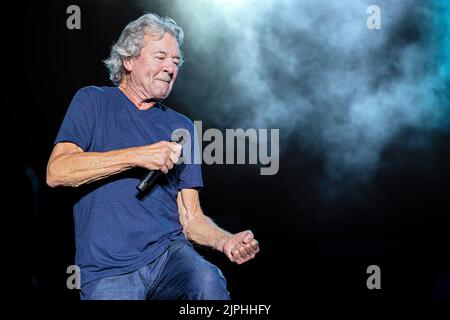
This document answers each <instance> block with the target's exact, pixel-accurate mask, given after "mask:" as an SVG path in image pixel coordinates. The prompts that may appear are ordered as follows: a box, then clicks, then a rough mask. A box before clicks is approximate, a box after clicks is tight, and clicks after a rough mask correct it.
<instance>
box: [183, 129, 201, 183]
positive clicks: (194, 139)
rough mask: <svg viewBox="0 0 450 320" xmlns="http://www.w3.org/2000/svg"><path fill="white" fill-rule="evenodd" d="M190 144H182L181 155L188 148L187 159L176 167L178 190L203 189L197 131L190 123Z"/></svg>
mask: <svg viewBox="0 0 450 320" xmlns="http://www.w3.org/2000/svg"><path fill="white" fill-rule="evenodd" d="M188 131H189V134H190V137H191V139H190V142H189V143H184V144H183V154H186V151H188V150H187V148H190V156H189V159H184V160H185V161H183V163H181V164H179V165H178V188H179V189H180V190H181V189H201V188H203V178H202V169H201V153H200V146H199V140H198V135H197V131H196V130H195V127H194V124H193V123H192V122H190V125H189V128H188Z"/></svg>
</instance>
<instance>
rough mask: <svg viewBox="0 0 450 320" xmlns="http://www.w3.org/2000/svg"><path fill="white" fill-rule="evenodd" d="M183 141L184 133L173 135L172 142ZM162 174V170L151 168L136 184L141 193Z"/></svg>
mask: <svg viewBox="0 0 450 320" xmlns="http://www.w3.org/2000/svg"><path fill="white" fill-rule="evenodd" d="M182 141H183V136H182V135H175V136H174V137H172V139H171V140H170V142H176V143H181V142H182ZM160 174H161V171H159V170H149V171H148V173H147V174H146V175H145V177H144V178H143V179H142V180H141V182H139V184H138V185H137V186H136V188H137V189H138V190H139V192H140V193H141V194H143V193H145V192H147V190H148V189H149V187H150V186H151V185H152V184H153V182H154V181H155V180H156V178H158V176H159V175H160Z"/></svg>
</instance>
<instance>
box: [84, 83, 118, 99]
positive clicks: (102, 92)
mask: <svg viewBox="0 0 450 320" xmlns="http://www.w3.org/2000/svg"><path fill="white" fill-rule="evenodd" d="M113 90H114V87H97V86H86V87H83V88H81V89H79V90H78V91H77V93H76V94H77V95H78V94H79V95H84V96H88V97H91V98H94V97H104V96H108V95H110V94H112V92H113Z"/></svg>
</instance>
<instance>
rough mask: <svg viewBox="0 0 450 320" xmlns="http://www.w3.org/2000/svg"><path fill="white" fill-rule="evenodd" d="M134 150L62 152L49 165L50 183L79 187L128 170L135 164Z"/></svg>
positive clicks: (54, 185)
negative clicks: (133, 158) (133, 160)
mask: <svg viewBox="0 0 450 320" xmlns="http://www.w3.org/2000/svg"><path fill="white" fill-rule="evenodd" d="M132 152H133V148H130V149H122V150H115V151H108V152H79V153H69V154H61V155H59V156H57V157H56V158H55V159H53V160H52V162H51V163H49V165H48V168H47V180H48V184H49V185H50V186H52V187H56V186H71V187H78V186H80V185H82V184H85V183H90V182H93V181H96V180H100V179H104V178H106V177H109V176H111V175H114V174H117V173H120V172H122V171H125V170H128V169H130V168H132V167H133V166H134V164H133V163H132V161H131V159H132V156H131V154H132Z"/></svg>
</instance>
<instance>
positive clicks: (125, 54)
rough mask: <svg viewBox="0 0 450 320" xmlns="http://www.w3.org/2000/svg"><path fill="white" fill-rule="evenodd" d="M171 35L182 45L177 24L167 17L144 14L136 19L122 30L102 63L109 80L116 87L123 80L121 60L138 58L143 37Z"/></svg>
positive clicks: (181, 61) (181, 32)
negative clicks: (106, 69) (106, 70)
mask: <svg viewBox="0 0 450 320" xmlns="http://www.w3.org/2000/svg"><path fill="white" fill-rule="evenodd" d="M166 32H167V33H169V34H171V35H172V36H173V37H174V38H175V39H177V42H178V46H181V44H182V43H183V38H184V32H183V29H181V28H180V27H179V26H178V25H177V23H176V22H175V21H174V20H173V19H171V18H169V17H160V16H158V15H157V14H154V13H146V14H144V15H142V16H140V17H139V18H138V19H136V20H134V21H132V22H130V23H129V24H128V25H127V26H126V27H125V29H123V31H122V34H121V35H120V37H119V40H117V42H116V43H115V44H114V45H113V47H112V48H111V53H110V55H109V57H108V59H106V60H104V61H103V63H104V64H105V65H106V67H107V68H108V70H109V79H110V80H111V81H112V82H113V83H114V84H115V85H118V84H120V82H121V81H122V79H123V76H124V74H125V69H124V66H123V60H124V59H126V58H134V57H138V56H139V54H140V52H141V49H142V48H143V47H144V46H145V44H146V42H145V41H144V36H145V35H150V36H158V37H161V38H162V37H163V36H164V34H165V33H166ZM182 63H183V54H182V52H181V49H180V64H179V66H181V64H182Z"/></svg>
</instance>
